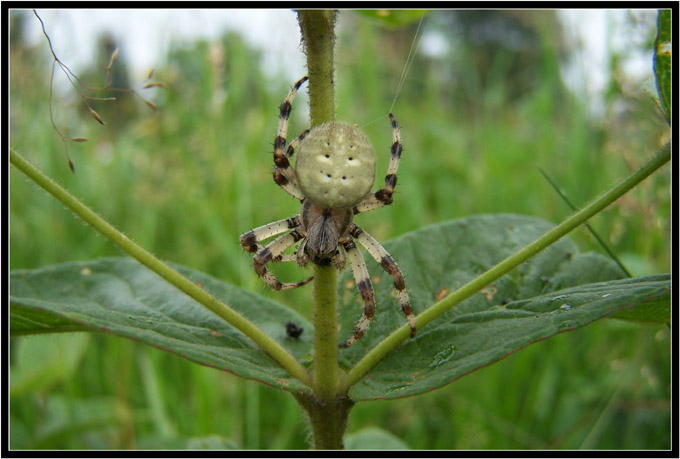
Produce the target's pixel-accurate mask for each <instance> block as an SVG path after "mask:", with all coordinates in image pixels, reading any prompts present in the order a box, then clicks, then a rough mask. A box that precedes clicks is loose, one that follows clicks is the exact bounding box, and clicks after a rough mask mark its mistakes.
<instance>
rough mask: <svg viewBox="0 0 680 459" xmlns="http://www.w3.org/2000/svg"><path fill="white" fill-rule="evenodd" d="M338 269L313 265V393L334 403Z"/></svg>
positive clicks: (324, 400) (335, 392) (321, 399)
mask: <svg viewBox="0 0 680 459" xmlns="http://www.w3.org/2000/svg"><path fill="white" fill-rule="evenodd" d="M337 277H338V275H337V272H336V269H335V265H332V264H330V265H327V266H320V265H314V386H313V387H314V393H315V394H316V396H317V397H318V399H319V401H321V402H323V403H332V402H333V401H334V400H335V398H336V396H337V391H338V386H339V381H338V320H337V317H338V313H337V302H338V299H337V291H338V288H337Z"/></svg>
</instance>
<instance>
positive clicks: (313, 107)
mask: <svg viewBox="0 0 680 459" xmlns="http://www.w3.org/2000/svg"><path fill="white" fill-rule="evenodd" d="M298 21H299V22H300V30H301V32H302V42H303V44H304V46H305V53H306V54H307V76H309V83H308V87H309V118H310V123H311V126H312V127H314V126H318V125H319V124H322V123H326V122H328V121H333V120H334V119H335V84H334V80H333V74H334V67H333V47H334V45H335V31H334V30H335V29H334V27H335V13H334V12H333V11H323V10H301V11H298Z"/></svg>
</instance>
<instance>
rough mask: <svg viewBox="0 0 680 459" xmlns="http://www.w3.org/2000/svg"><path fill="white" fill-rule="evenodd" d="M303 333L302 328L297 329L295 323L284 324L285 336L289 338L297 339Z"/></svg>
mask: <svg viewBox="0 0 680 459" xmlns="http://www.w3.org/2000/svg"><path fill="white" fill-rule="evenodd" d="M303 331H304V328H302V327H298V326H297V325H296V324H295V323H293V322H287V323H286V334H287V335H288V336H290V337H291V338H295V339H297V338H299V337H300V335H301V334H302V332H303Z"/></svg>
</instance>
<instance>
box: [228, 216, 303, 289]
mask: <svg viewBox="0 0 680 459" xmlns="http://www.w3.org/2000/svg"><path fill="white" fill-rule="evenodd" d="M299 225H300V218H299V216H298V215H296V216H294V217H291V218H286V219H284V220H279V221H276V222H272V223H269V224H267V225H262V226H259V227H257V228H255V229H252V230H250V231H248V232H247V233H244V234H242V235H241V246H242V247H243V248H244V249H245V250H246V251H248V252H250V253H255V256H254V257H253V267H254V269H255V272H256V273H257V275H258V276H260V277H261V278H262V279H263V280H264V281H265V282H266V283H267V284H268V285H269V286H271V287H272V288H273V289H275V290H287V289H291V288H296V287H301V286H303V285H305V284H307V283H308V282H310V281H311V280H312V279H314V277H313V276H312V277H309V278H308V279H305V280H304V281H301V282H291V283H283V282H281V281H279V280H278V279H277V278H276V276H274V274H273V273H272V272H271V271H269V270H268V269H267V264H269V263H270V262H272V261H293V260H295V257H291V256H286V255H282V253H283V251H284V250H286V249H287V248H288V247H290V246H291V245H293V244H295V243H296V242H297V241H299V240H300V239H302V237H303V236H302V235H301V234H300V233H299V232H298V231H297V229H296V228H299ZM289 229H293V231H291V232H290V233H288V234H285V235H283V236H281V237H278V238H276V239H274V240H273V241H272V242H270V243H269V244H267V245H266V246H262V245H260V244H258V242H260V241H262V240H264V239H267V238H269V237H272V236H276V235H277V234H281V233H283V232H284V231H287V230H289Z"/></svg>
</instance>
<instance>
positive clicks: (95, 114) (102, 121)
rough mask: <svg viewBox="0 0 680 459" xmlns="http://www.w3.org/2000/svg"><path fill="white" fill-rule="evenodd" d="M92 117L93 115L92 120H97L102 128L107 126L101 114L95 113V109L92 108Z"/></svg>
mask: <svg viewBox="0 0 680 459" xmlns="http://www.w3.org/2000/svg"><path fill="white" fill-rule="evenodd" d="M90 115H92V118H94V119H95V120H97V122H98V123H99V124H101V125H102V126H106V123H105V122H104V120H103V119H102V117H101V116H99V113H97V112H95V111H94V109H92V108H90Z"/></svg>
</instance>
